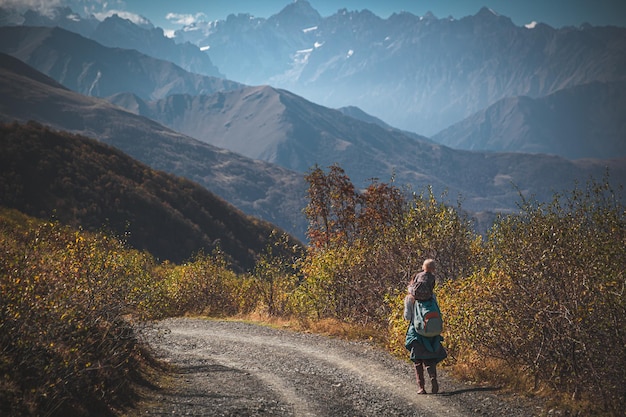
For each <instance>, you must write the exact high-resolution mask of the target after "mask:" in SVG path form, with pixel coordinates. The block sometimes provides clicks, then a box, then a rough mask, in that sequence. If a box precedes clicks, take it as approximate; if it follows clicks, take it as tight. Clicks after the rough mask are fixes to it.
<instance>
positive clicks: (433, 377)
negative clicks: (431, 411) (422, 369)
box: [426, 365, 439, 394]
mask: <svg viewBox="0 0 626 417" xmlns="http://www.w3.org/2000/svg"><path fill="white" fill-rule="evenodd" d="M426 370H427V371H428V376H429V377H430V385H431V389H432V393H433V394H437V393H438V392H439V383H438V382H437V368H436V367H435V365H431V366H426Z"/></svg>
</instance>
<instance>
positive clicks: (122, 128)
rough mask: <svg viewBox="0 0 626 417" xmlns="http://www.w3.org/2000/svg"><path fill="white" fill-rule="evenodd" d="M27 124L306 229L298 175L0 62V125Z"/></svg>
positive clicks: (6, 59)
mask: <svg viewBox="0 0 626 417" xmlns="http://www.w3.org/2000/svg"><path fill="white" fill-rule="evenodd" d="M29 120H34V121H37V122H39V123H42V124H44V125H48V126H51V127H53V128H55V129H59V130H64V131H68V132H72V133H79V134H82V135H84V136H87V137H91V138H94V139H98V140H100V141H102V142H105V143H108V144H110V145H113V146H115V147H116V148H118V149H120V150H122V151H124V152H125V153H127V154H128V155H130V156H132V157H133V158H135V159H137V160H139V161H141V162H143V163H145V164H147V165H149V166H151V167H152V168H155V169H158V170H162V171H166V172H170V173H173V174H176V175H179V176H182V177H185V178H188V179H191V180H193V181H195V182H197V183H199V184H200V185H202V186H204V187H205V188H207V189H209V190H210V191H212V192H214V193H215V194H217V195H219V196H220V197H222V198H224V199H225V200H226V201H228V202H230V203H232V204H234V205H235V206H236V207H238V208H239V209H241V210H242V211H244V212H245V213H247V214H250V215H253V216H256V217H259V218H262V219H264V220H267V221H269V222H271V223H273V224H276V225H277V226H280V227H281V228H283V229H284V230H287V231H289V232H291V233H292V234H293V235H294V236H297V237H298V238H300V239H303V238H304V234H305V230H306V222H305V220H304V218H303V216H302V213H301V211H300V210H301V209H302V207H304V204H305V203H304V197H305V192H306V186H305V184H304V179H303V177H302V175H301V174H298V173H295V172H293V171H289V170H286V169H284V168H280V167H278V166H276V165H272V164H269V163H266V162H262V161H258V160H251V159H249V158H246V157H243V156H241V155H239V154H235V153H233V152H229V151H227V150H224V149H220V148H216V147H214V146H212V145H209V144H207V143H202V142H199V141H197V140H195V139H192V138H190V137H188V136H185V135H183V134H181V133H178V132H174V131H172V130H170V129H168V128H166V127H164V126H162V125H160V124H158V123H156V122H154V121H152V120H149V119H146V118H144V117H140V116H136V115H134V114H132V113H129V112H127V111H125V110H123V109H122V108H120V107H116V106H113V105H112V104H110V103H108V102H107V101H105V100H102V99H98V98H94V97H87V96H83V95H80V94H78V93H75V92H73V91H71V90H69V89H67V88H65V87H63V86H61V85H60V84H59V83H57V82H56V81H54V80H52V79H51V78H49V77H47V76H45V75H43V74H41V73H39V72H37V71H35V70H34V69H33V68H31V67H29V66H27V65H25V64H24V63H23V62H21V61H18V60H17V59H14V58H12V57H11V56H8V55H4V54H0V121H1V122H11V121H19V122H27V121H29Z"/></svg>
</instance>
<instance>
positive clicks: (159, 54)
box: [90, 15, 224, 78]
mask: <svg viewBox="0 0 626 417" xmlns="http://www.w3.org/2000/svg"><path fill="white" fill-rule="evenodd" d="M90 38H91V39H93V40H94V41H96V42H98V43H100V44H102V45H104V46H107V47H111V48H116V47H117V48H124V49H136V50H137V51H139V52H141V53H142V54H145V55H148V56H151V57H154V58H158V59H161V60H164V61H171V62H173V63H174V64H176V65H178V66H179V67H181V68H183V69H185V70H186V71H189V72H191V73H196V74H201V75H208V76H212V77H218V78H224V76H223V75H222V74H220V72H219V70H218V69H217V68H216V67H215V65H213V62H212V61H211V58H209V55H208V54H206V53H204V52H202V51H201V50H200V48H198V47H197V46H196V45H193V44H191V43H189V42H186V43H182V44H177V43H175V42H174V40H173V39H170V38H168V37H166V36H165V35H164V33H163V29H161V28H154V27H153V28H150V29H145V28H142V27H140V26H138V25H136V24H134V23H133V22H131V21H130V20H128V19H123V18H121V17H119V16H118V15H113V16H111V17H108V18H106V19H104V20H103V21H102V22H101V23H100V24H98V26H97V27H96V29H95V30H94V32H93V33H92V34H91V36H90Z"/></svg>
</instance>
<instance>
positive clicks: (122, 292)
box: [0, 219, 146, 415]
mask: <svg viewBox="0 0 626 417" xmlns="http://www.w3.org/2000/svg"><path fill="white" fill-rule="evenodd" d="M0 250H1V251H2V257H1V258H0V368H2V369H1V373H2V375H3V376H4V378H3V379H2V381H1V382H0V384H2V387H1V389H0V392H2V394H1V395H0V404H1V405H0V407H2V408H3V409H4V410H5V411H6V410H7V409H8V410H10V411H11V413H12V415H87V414H90V413H98V412H102V410H106V409H108V408H109V407H110V406H111V405H112V404H115V403H116V402H118V401H121V399H123V398H126V397H127V396H128V395H129V393H130V390H129V389H128V384H129V382H130V381H131V380H132V378H131V376H132V375H131V374H133V373H135V372H136V371H137V369H138V366H137V363H138V361H139V360H140V358H141V357H142V354H143V353H142V349H141V346H140V344H139V343H138V341H137V339H136V337H135V333H134V331H133V329H132V327H131V326H130V324H129V323H128V322H127V321H126V320H125V315H126V314H128V313H129V312H130V311H131V310H132V309H133V306H131V303H132V302H139V301H140V298H141V296H140V295H139V294H138V292H137V291H135V290H134V289H135V288H136V285H135V282H133V280H134V278H139V279H140V280H143V281H145V279H146V277H145V276H144V274H145V272H144V270H143V268H144V259H143V258H142V256H141V255H139V254H137V253H135V254H134V256H130V257H127V256H126V255H125V254H126V253H127V252H126V250H125V249H124V248H123V245H122V244H121V243H120V242H119V240H117V239H114V238H110V237H108V236H106V235H105V234H98V235H92V234H86V233H83V232H80V231H73V230H70V229H68V228H64V227H62V226H59V225H57V224H53V223H44V224H41V225H38V226H36V227H33V228H28V229H20V227H18V226H16V224H15V223H13V222H11V221H7V220H4V219H3V220H2V221H1V222H0ZM141 285H143V284H141ZM133 292H134V294H133Z"/></svg>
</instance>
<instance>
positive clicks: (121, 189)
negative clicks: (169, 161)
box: [0, 123, 274, 270]
mask: <svg viewBox="0 0 626 417" xmlns="http://www.w3.org/2000/svg"><path fill="white" fill-rule="evenodd" d="M0 147H1V148H2V154H0V189H2V192H1V193H0V205H2V206H6V207H10V208H15V209H18V210H20V211H22V212H24V213H26V214H29V215H31V216H36V217H41V218H44V219H49V218H51V217H54V218H55V219H56V220H58V221H60V222H61V223H63V224H70V225H73V226H75V227H82V228H84V229H86V230H92V231H97V230H101V229H102V228H103V227H104V228H106V229H107V230H110V231H112V232H113V233H115V234H116V235H117V236H123V237H124V239H125V240H126V241H127V242H128V244H129V245H131V246H132V247H134V248H137V249H139V250H147V251H148V252H150V253H151V254H153V255H154V256H155V257H157V258H158V259H160V260H166V259H167V260H170V261H174V262H177V263H180V262H183V261H185V260H187V259H189V258H191V257H192V256H193V255H194V254H195V253H198V252H199V251H204V252H205V253H210V252H211V251H212V250H213V249H215V248H216V247H219V248H220V249H221V250H222V251H223V252H224V254H225V255H226V257H227V259H229V260H230V262H231V263H232V264H233V267H234V268H235V269H238V270H251V269H252V268H253V267H254V264H255V260H256V258H257V257H258V255H259V254H260V253H261V252H262V251H263V250H264V248H265V247H266V246H267V245H268V244H269V237H270V234H271V232H272V229H273V228H274V226H272V225H271V224H270V223H267V222H263V221H259V220H258V219H255V218H252V217H250V216H247V215H245V214H243V213H242V212H240V211H239V210H237V209H236V208H235V207H233V206H232V205H230V204H229V203H226V202H225V201H224V200H222V199H221V198H219V197H216V196H215V195H214V194H212V193H211V192H209V191H208V190H207V189H205V188H203V187H202V186H200V185H198V184H196V183H193V182H191V181H189V180H185V179H183V178H179V177H175V176H173V175H171V174H167V173H164V172H160V171H155V170H153V169H150V168H149V167H148V166H146V165H144V164H142V163H140V162H137V161H135V160H133V159H132V158H130V157H129V156H128V155H126V154H124V153H123V152H121V151H119V150H117V149H115V148H113V147H111V146H107V145H105V144H103V143H100V142H97V141H95V140H92V139H88V138H85V137H81V136H74V135H71V134H68V133H62V132H55V131H52V130H50V129H48V128H45V127H43V126H41V125H38V124H33V123H30V124H28V125H18V124H11V125H0Z"/></svg>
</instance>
